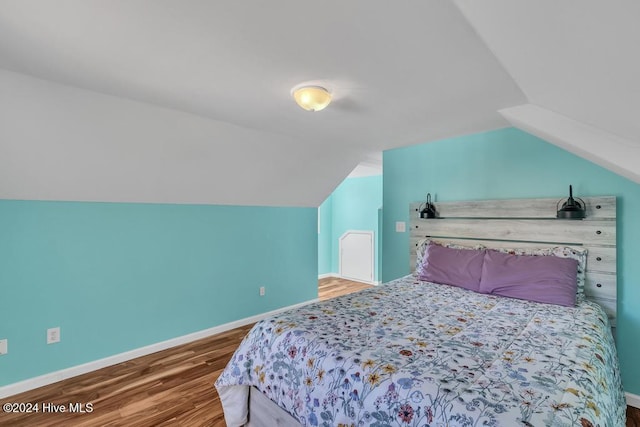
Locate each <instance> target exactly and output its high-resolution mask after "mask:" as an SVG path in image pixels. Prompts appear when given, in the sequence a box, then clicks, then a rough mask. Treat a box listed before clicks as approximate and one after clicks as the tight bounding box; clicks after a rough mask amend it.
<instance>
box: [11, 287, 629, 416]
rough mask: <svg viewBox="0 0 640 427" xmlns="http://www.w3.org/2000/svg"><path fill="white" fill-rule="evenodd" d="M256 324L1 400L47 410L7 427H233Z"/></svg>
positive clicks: (322, 293) (337, 290) (323, 293)
mask: <svg viewBox="0 0 640 427" xmlns="http://www.w3.org/2000/svg"><path fill="white" fill-rule="evenodd" d="M368 287H370V285H364V284H362V283H358V282H351V281H348V280H342V279H335V278H327V279H322V280H320V281H319V297H320V299H321V300H325V299H329V298H333V297H336V296H339V295H343V294H348V293H351V292H355V291H358V290H361V289H365V288H368ZM251 326H252V325H247V326H243V327H240V328H236V329H233V330H231V331H227V332H224V333H221V334H218V335H215V336H212V337H209V338H204V339H202V340H198V341H195V342H193V343H190V344H185V345H182V346H180V347H175V348H172V349H169V350H165V351H161V352H158V353H154V354H150V355H148V356H144V357H140V358H138V359H134V360H130V361H128V362H124V363H121V364H118V365H114V366H110V367H107V368H104V369H100V370H98V371H95V372H90V373H88V374H85V375H81V376H78V377H75V378H70V379H68V380H65V381H61V382H58V383H55V384H51V385H48V386H45V387H41V388H38V389H35V390H31V391H28V392H25V393H22V394H19V395H15V396H12V397H9V398H7V399H0V404H5V403H8V402H11V403H39V405H40V406H39V409H38V410H39V412H38V413H31V414H25V413H22V414H20V413H11V414H8V413H5V412H0V426H11V427H14V426H16V427H18V426H20V427H22V426H25V427H26V426H28V427H32V426H38V427H58V426H72V427H73V426H84V427H93V426H114V427H115V426H127V427H128V426H131V427H143V426H225V423H224V417H223V415H222V406H221V405H220V400H219V397H218V393H217V392H216V391H215V388H214V387H213V383H214V382H215V380H216V378H218V375H220V373H221V372H222V370H223V369H224V367H225V366H226V364H227V362H228V361H229V359H230V358H231V356H232V355H233V352H234V351H235V349H236V348H237V347H238V345H239V344H240V341H241V340H242V338H243V337H244V336H245V334H246V333H247V332H248V331H249V329H251ZM44 403H48V404H54V405H63V406H64V407H65V408H66V411H67V412H65V413H53V412H43V404H44ZM89 403H90V404H92V409H93V410H92V412H90V413H70V412H69V405H70V404H84V406H83V408H84V409H85V411H87V409H88V408H87V406H86V405H87V404H89ZM56 407H58V408H59V406H56ZM52 408H53V406H49V409H50V410H51V409H52ZM626 427H640V409H637V408H632V407H627V424H626Z"/></svg>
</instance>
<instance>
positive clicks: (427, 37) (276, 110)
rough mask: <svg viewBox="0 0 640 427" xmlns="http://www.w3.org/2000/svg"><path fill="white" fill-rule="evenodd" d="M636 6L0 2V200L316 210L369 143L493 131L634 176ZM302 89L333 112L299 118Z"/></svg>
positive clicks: (372, 154) (571, 0)
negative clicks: (315, 90)
mask: <svg viewBox="0 0 640 427" xmlns="http://www.w3.org/2000/svg"><path fill="white" fill-rule="evenodd" d="M638 17H640V6H638V3H637V2H635V1H632V0H628V1H622V0H620V1H618V0H617V1H615V2H601V1H596V0H587V1H578V0H568V1H564V2H557V1H550V0H539V1H535V2H534V1H524V0H520V1H513V0H488V1H482V2H477V1H472V0H457V1H456V2H455V3H452V2H446V1H441V0H420V1H417V0H411V1H403V2H387V1H375V0H374V1H347V2H345V1H337V0H329V1H325V2H322V3H321V4H313V5H312V4H310V3H308V2H302V1H299V0H277V1H275V2H262V1H257V0H247V1H236V2H220V1H210V0H208V1H205V0H183V1H177V0H134V1H130V0H94V1H86V0H57V1H55V2H50V1H45V0H38V1H36V0H2V1H1V2H0V198H21V199H49V200H50V199H53V200H100V201H143V202H169V203H221V204H260V205H282V206H317V205H319V204H320V203H321V202H322V200H324V198H325V197H326V196H327V195H328V194H329V193H330V192H331V191H332V190H333V188H335V186H336V185H337V184H338V183H339V182H340V181H341V180H342V179H343V178H344V177H345V176H347V175H348V174H349V172H350V171H351V170H352V169H353V168H354V167H355V166H356V164H358V163H359V162H361V161H365V162H369V163H370V162H371V159H372V158H373V159H375V158H376V153H379V152H380V151H382V150H385V149H390V148H395V147H400V146H406V145H411V144H417V143H423V142H428V141H432V140H435V139H440V138H444V137H449V136H455V135H461V134H467V133H473V132H479V131H484V130H489V129H495V128H499V127H504V126H508V125H509V123H511V124H513V125H515V126H518V127H521V128H523V129H525V130H527V131H529V132H531V133H534V134H538V135H540V136H542V137H544V138H545V139H547V140H549V141H551V142H553V143H556V144H558V145H561V146H563V148H565V149H568V150H570V151H573V152H575V153H577V154H579V155H581V156H584V157H586V158H589V159H590V160H592V161H595V162H597V163H600V164H602V165H603V166H605V167H609V168H611V169H612V170H614V171H616V172H618V173H620V174H622V175H625V176H627V177H629V178H631V179H634V180H636V181H638V182H640V167H639V166H638V165H637V162H636V164H633V162H631V161H629V160H628V159H629V158H630V156H631V155H635V156H636V157H635V158H638V157H637V154H638V150H639V147H640V125H639V124H638V123H639V121H638V120H637V117H639V113H640V109H639V108H640V107H639V105H640V104H638V95H640V92H639V85H638V82H637V76H638V75H640V62H639V61H638V56H637V55H636V54H635V52H636V51H637V46H638V45H640V43H639V42H640V32H639V30H638V26H637V25H635V23H636V22H637V18H638ZM302 82H313V83H317V84H321V85H324V86H325V87H327V88H328V89H329V90H330V91H331V92H332V94H333V95H334V101H333V103H332V104H331V105H330V106H329V107H328V108H327V109H325V110H323V111H321V112H318V113H310V112H306V111H303V110H301V109H300V108H299V107H297V106H296V105H295V103H294V102H293V100H292V97H291V94H290V90H291V88H292V87H294V86H295V85H297V84H299V83H302ZM558 129H560V130H561V131H560V130H558ZM612 153H613V154H612Z"/></svg>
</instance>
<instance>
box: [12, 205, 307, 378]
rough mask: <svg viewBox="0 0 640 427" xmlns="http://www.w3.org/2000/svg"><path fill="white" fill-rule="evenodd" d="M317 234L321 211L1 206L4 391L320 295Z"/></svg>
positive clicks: (267, 208) (209, 207)
mask: <svg viewBox="0 0 640 427" xmlns="http://www.w3.org/2000/svg"><path fill="white" fill-rule="evenodd" d="M316 230H317V210H316V209H315V208H270V207H239V206H210V205H163V204H126V203H75V202H36V201H10V200H0V236H1V237H0V290H1V291H2V295H1V296H0V300H1V301H2V307H1V308H0V339H1V338H7V339H8V340H9V353H8V354H7V355H4V356H2V357H0V386H2V385H7V384H11V383H14V382H17V381H20V380H24V379H27V378H31V377H35V376H38V375H42V374H46V373H50V372H53V371H56V370H60V369H63V368H67V367H71V366H75V365H79V364H82V363H86V362H90V361H93V360H96V359H100V358H103V357H107V356H110V355H114V354H118V353H121V352H124V351H128V350H132V349H136V348H139V347H143V346H146V345H149V344H153V343H157V342H160V341H163V340H167V339H170V338H174V337H178V336H182V335H185V334H189V333H192V332H196V331H199V330H203V329H207V328H211V327H214V326H217V325H221V324H224V323H227V322H231V321H234V320H238V319H242V318H245V317H248V316H252V315H255V314H259V313H264V312H267V311H270V310H274V309H277V308H280V307H285V306H289V305H292V304H296V303H300V302H303V301H308V300H312V299H315V298H317V296H318V286H317V283H318V282H317V275H318V273H317V268H318V267H317V266H318V252H317V250H318V246H317V231H316ZM260 286H266V295H265V296H264V297H260V296H259V291H258V290H259V287H260ZM55 326H60V327H61V337H62V340H61V342H60V343H57V344H52V345H47V344H46V340H45V331H46V329H47V328H51V327H55Z"/></svg>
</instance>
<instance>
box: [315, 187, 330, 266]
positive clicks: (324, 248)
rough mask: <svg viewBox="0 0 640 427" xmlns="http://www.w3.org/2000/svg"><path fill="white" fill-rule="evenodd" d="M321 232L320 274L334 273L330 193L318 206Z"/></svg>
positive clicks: (319, 244)
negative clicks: (332, 264)
mask: <svg viewBox="0 0 640 427" xmlns="http://www.w3.org/2000/svg"><path fill="white" fill-rule="evenodd" d="M318 209H319V211H318V220H319V221H320V233H318V274H328V273H333V271H332V269H331V229H332V227H331V225H332V224H331V222H332V218H333V197H331V195H329V197H327V200H325V201H324V203H322V204H321V205H320V207H319V208H318Z"/></svg>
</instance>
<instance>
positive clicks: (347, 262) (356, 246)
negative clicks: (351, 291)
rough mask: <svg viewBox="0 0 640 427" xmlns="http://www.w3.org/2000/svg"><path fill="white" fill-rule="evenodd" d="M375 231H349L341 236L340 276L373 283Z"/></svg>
mask: <svg viewBox="0 0 640 427" xmlns="http://www.w3.org/2000/svg"><path fill="white" fill-rule="evenodd" d="M373 260H374V246H373V231H347V232H346V233H344V234H343V235H342V237H340V276H342V277H343V278H345V279H351V280H357V281H359V282H365V283H373V268H374V262H373Z"/></svg>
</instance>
